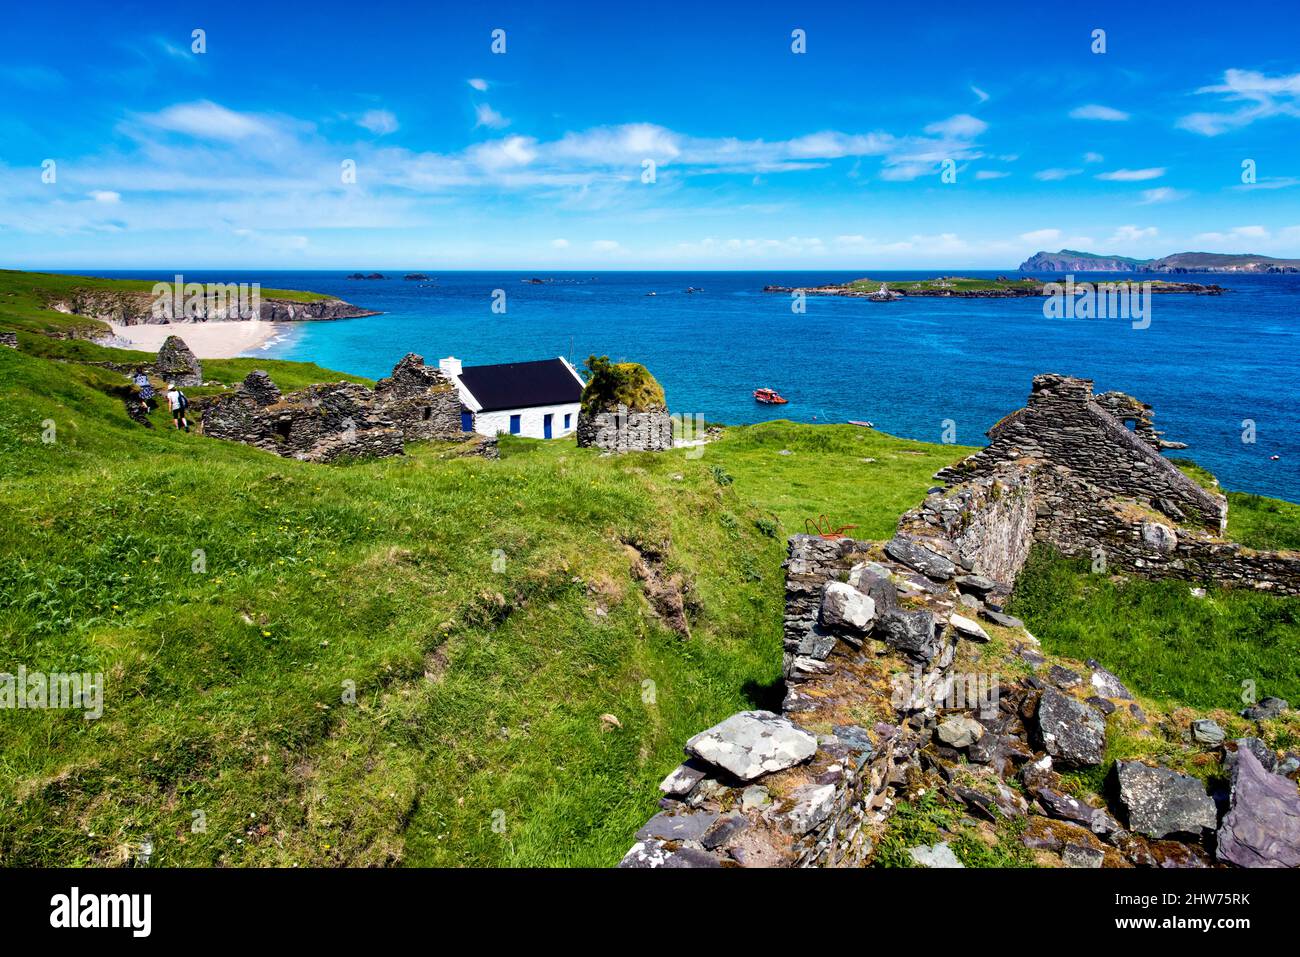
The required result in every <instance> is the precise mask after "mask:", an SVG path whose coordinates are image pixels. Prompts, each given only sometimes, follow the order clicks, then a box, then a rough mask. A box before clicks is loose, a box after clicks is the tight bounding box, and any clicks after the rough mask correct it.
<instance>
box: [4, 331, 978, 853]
mask: <svg viewBox="0 0 1300 957" xmlns="http://www.w3.org/2000/svg"><path fill="white" fill-rule="evenodd" d="M29 338H36V337H34V336H33V337H28V336H24V351H13V350H8V349H0V463H3V468H4V473H5V477H6V481H5V483H4V486H3V489H0V507H3V509H4V512H5V514H6V516H9V517H10V521H8V522H6V523H5V527H4V529H3V531H0V648H3V649H4V659H3V661H0V668H3V669H7V670H11V671H12V670H14V669H15V667H16V665H17V664H25V665H26V666H27V667H28V668H29V669H32V670H35V669H44V670H50V671H71V670H79V671H91V672H103V673H105V674H106V676H107V679H106V680H107V689H106V693H105V704H106V712H105V715H104V717H103V718H102V719H101V720H99V721H85V720H83V719H82V718H81V717H80V716H79V715H78V714H74V713H70V712H49V711H8V712H5V713H3V714H2V715H0V782H2V783H0V861H3V863H5V864H9V865H32V864H74V865H76V864H105V863H115V862H119V861H122V860H124V859H125V857H127V856H129V853H130V850H129V849H130V848H131V847H132V846H134V845H138V844H139V843H141V842H143V841H145V840H146V839H147V840H149V841H151V842H152V843H153V845H154V848H155V850H154V855H153V858H152V861H153V863H155V864H162V865H168V864H171V865H182V866H184V865H212V864H227V865H254V864H294V863H297V864H304V865H322V864H376V863H394V862H397V863H403V864H407V865H432V864H445V865H453V864H454V865H470V864H473V865H532V864H537V865H577V864H581V865H608V864H611V863H613V862H615V861H616V860H617V859H618V858H619V856H620V855H621V854H622V853H623V852H624V851H625V850H626V848H627V847H628V846H629V845H630V843H631V835H632V833H633V832H634V831H635V830H636V828H637V827H638V826H640V824H641V823H643V822H644V820H645V818H646V816H647V815H648V814H649V813H651V812H652V811H653V809H654V804H655V800H656V797H657V794H658V792H657V790H656V787H655V785H656V784H657V782H658V781H659V779H660V778H661V777H662V776H663V775H664V774H665V773H666V772H667V771H669V770H670V769H671V768H672V767H673V766H674V765H675V764H676V763H677V762H678V761H680V759H681V746H682V742H683V741H685V739H686V738H687V737H689V736H690V735H691V734H693V733H695V732H696V731H698V730H699V729H700V728H702V727H706V726H708V725H709V724H711V723H714V722H716V721H718V720H720V719H721V718H723V717H725V716H726V715H728V714H730V713H732V712H734V711H736V710H739V709H742V708H747V707H754V706H756V705H758V706H771V705H772V701H771V700H770V699H771V696H772V692H771V690H770V689H771V688H772V687H773V684H774V682H775V681H776V680H777V679H778V677H779V671H780V660H781V608H782V600H783V582H782V576H781V568H780V565H781V561H782V560H783V558H784V555H785V545H784V534H785V533H786V532H787V531H788V530H789V527H790V526H798V528H799V530H802V524H801V522H799V521H798V519H799V518H800V516H801V515H802V514H803V513H804V512H811V513H814V514H816V513H820V512H827V513H828V514H831V513H834V514H836V515H843V516H845V520H850V519H851V520H854V521H856V522H858V523H859V524H860V525H861V526H862V528H863V530H864V531H867V532H869V533H870V534H879V533H881V532H884V531H887V530H889V529H890V528H892V525H893V523H894V521H895V520H896V518H897V514H898V513H899V512H901V511H902V510H903V509H904V507H906V506H909V505H912V504H914V503H915V501H916V500H917V498H918V496H919V494H922V493H923V492H924V489H925V487H926V486H927V484H928V483H929V481H930V479H929V475H930V473H931V472H933V471H934V469H935V468H937V467H938V466H940V465H943V464H946V463H947V462H949V461H951V460H953V459H954V458H956V457H957V455H959V454H960V453H961V451H962V450H959V449H955V448H949V447H943V446H938V447H931V446H924V445H922V444H920V443H913V442H904V441H901V440H895V439H891V438H889V437H887V436H883V435H880V434H879V433H873V432H870V431H867V430H860V429H855V428H853V427H843V428H826V429H824V428H823V427H813V426H793V425H791V424H788V423H784V424H775V425H772V424H769V425H767V426H759V427H754V428H748V429H746V428H742V429H733V430H728V432H727V434H726V437H725V438H724V439H723V440H722V441H719V442H717V443H714V444H712V445H710V446H708V447H707V448H706V449H705V452H704V455H703V456H702V457H700V458H690V457H688V454H687V452H685V451H682V452H673V453H668V454H663V455H632V456H623V457H601V456H599V455H597V454H595V453H594V452H591V451H588V450H579V449H577V448H576V447H575V446H574V445H573V444H572V443H571V442H564V441H559V442H550V443H542V442H531V441H528V440H510V439H508V438H506V439H503V442H502V448H503V458H502V459H501V460H500V461H498V462H489V461H485V460H481V459H478V458H459V457H456V456H455V455H454V451H455V450H454V449H453V448H449V447H447V446H446V445H440V444H429V445H425V446H422V447H420V446H413V447H411V449H410V453H411V454H409V455H408V456H406V457H404V458H401V459H395V460H392V459H390V460H384V461H374V462H357V463H351V464H347V465H337V466H320V465H312V464H308V463H301V462H296V461H292V460H282V459H279V458H275V457H272V456H269V455H267V454H265V453H262V452H258V451H255V450H253V449H249V448H246V447H244V446H241V445H238V444H233V443H226V442H219V441H215V440H211V439H206V438H204V437H202V436H199V435H184V434H178V433H175V432H173V431H171V430H169V429H166V428H165V427H164V426H165V425H166V422H165V416H164V415H163V414H162V413H161V412H159V413H157V414H156V415H155V418H154V421H155V424H156V425H157V426H159V427H158V428H155V429H154V430H152V431H150V430H144V429H141V428H139V427H138V426H136V425H134V424H132V423H130V422H129V421H128V420H127V419H126V417H125V415H124V414H123V411H122V405H121V399H120V397H119V394H118V393H120V391H121V389H122V388H123V385H124V384H125V379H124V378H123V377H122V376H120V375H118V374H117V373H114V372H111V371H109V370H107V369H102V368H97V367H93V366H89V365H84V364H81V363H78V362H68V361H62V362H59V361H53V359H52V358H45V357H42V356H38V355H32V354H29V353H28V352H27V351H25V350H26V347H27V344H28V339H29ZM47 341H48V342H53V340H47ZM68 346H75V354H69V353H67V352H62V350H63V349H64V348H65V347H68ZM49 352H50V354H51V355H53V354H56V353H61V354H62V356H63V357H64V358H81V359H83V360H89V361H102V358H103V357H104V354H105V351H101V350H99V349H98V347H93V346H89V345H88V344H85V343H67V342H59V343H57V344H56V345H55V347H53V348H52V349H50V350H49ZM254 365H256V366H259V367H267V368H269V369H270V371H271V373H272V375H273V376H274V377H275V378H276V379H277V381H280V382H281V384H283V385H285V386H286V387H294V386H296V385H299V384H305V382H307V381H311V380H313V379H324V380H332V379H338V378H340V376H339V375H338V374H336V373H326V372H324V371H323V370H317V369H314V368H313V367H304V366H296V365H295V364H292V363H267V362H264V361H262V360H256V361H254V360H228V361H223V362H213V363H210V364H206V363H205V367H206V369H207V372H208V374H209V375H211V376H212V377H213V378H215V379H220V380H223V381H228V382H233V381H237V380H238V379H239V378H242V375H243V374H244V373H245V372H246V371H247V369H249V368H252V367H253V366H254ZM49 421H52V422H53V423H54V426H55V431H54V438H55V441H53V442H51V443H49V444H47V443H45V442H43V441H42V434H43V432H46V430H47V426H48V422H49ZM823 432H825V437H823V436H822V433H823ZM784 447H790V448H791V450H792V451H794V452H795V455H793V456H790V457H784V456H779V455H777V452H778V450H779V449H780V448H784ZM864 453H869V454H870V455H873V456H875V457H876V458H877V459H878V460H879V463H878V465H876V466H874V467H873V466H872V465H869V464H865V463H862V462H861V461H860V459H861V458H862V457H863V454H864ZM913 453H919V454H913ZM719 474H723V475H726V476H728V477H730V478H731V481H730V482H729V483H724V482H722V481H720V480H719V478H718V475H719ZM822 482H824V489H823V491H822V492H821V493H820V494H819V492H818V483H822ZM868 486H870V487H872V488H873V489H874V488H877V487H879V488H880V489H881V490H882V491H881V493H880V494H876V493H875V492H872V493H871V494H866V495H864V494H863V491H862V490H863V489H864V488H865V487H868ZM628 541H632V542H638V543H641V544H642V546H643V547H644V548H646V549H647V550H654V551H659V552H661V553H662V554H663V556H664V562H665V564H666V566H667V568H668V569H669V570H671V571H679V572H681V573H682V574H683V575H684V576H685V577H686V579H687V580H688V581H689V582H690V583H691V590H690V602H691V605H692V636H691V638H690V639H683V638H681V637H679V636H678V635H677V634H676V633H674V632H672V631H670V630H668V629H666V628H665V627H663V626H662V625H661V624H660V623H659V622H658V620H657V619H656V617H655V616H654V614H653V612H652V610H651V608H650V606H649V605H648V603H647V601H646V600H645V598H644V596H643V593H642V591H641V586H640V585H639V584H638V583H637V582H636V581H635V580H634V579H633V577H632V576H631V574H630V557H629V553H628V549H627V546H626V545H625V544H624V542H628ZM196 549H201V550H202V552H203V555H204V561H205V563H206V567H205V569H204V570H203V571H202V572H201V573H195V572H194V571H193V570H192V566H193V563H194V561H195V550H196ZM498 549H499V550H500V554H503V555H504V558H505V565H504V570H503V571H502V572H500V573H497V572H494V571H493V563H494V560H495V559H496V558H497V557H498V552H497V551H496V550H498ZM345 682H351V683H352V685H350V686H345ZM345 687H355V689H356V699H355V701H356V703H355V704H349V703H345V702H344V701H343V700H342V696H343V694H344V691H345ZM603 714H613V715H615V716H616V717H617V718H618V720H619V722H620V724H621V727H615V728H609V727H608V726H607V724H606V723H605V722H602V720H601V715H603ZM196 813H200V814H201V815H202V818H203V820H204V821H205V823H206V829H205V830H201V831H194V830H193V829H192V823H193V822H194V821H195V820H196V817H195V815H196ZM494 824H496V825H497V826H495V827H494Z"/></svg>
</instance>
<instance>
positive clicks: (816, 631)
mask: <svg viewBox="0 0 1300 957" xmlns="http://www.w3.org/2000/svg"><path fill="white" fill-rule="evenodd" d="M836 640H837V639H836V637H835V636H834V635H833V634H831V633H830V632H828V631H824V630H823V629H821V628H820V627H814V628H812V629H811V630H809V632H808V634H806V635H804V636H803V638H801V639H800V640H799V647H798V649H797V652H798V654H799V655H800V656H801V657H804V658H814V659H816V660H818V661H825V660H826V659H827V658H829V657H830V654H831V652H832V651H834V650H835V642H836Z"/></svg>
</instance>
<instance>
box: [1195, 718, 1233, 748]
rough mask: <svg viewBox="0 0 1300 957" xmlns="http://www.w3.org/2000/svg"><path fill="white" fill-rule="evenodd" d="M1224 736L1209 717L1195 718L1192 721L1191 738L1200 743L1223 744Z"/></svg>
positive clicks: (1216, 723) (1221, 730)
mask: <svg viewBox="0 0 1300 957" xmlns="http://www.w3.org/2000/svg"><path fill="white" fill-rule="evenodd" d="M1225 737H1227V736H1226V735H1225V734H1224V733H1223V729H1222V728H1220V727H1219V725H1218V722H1216V721H1212V720H1210V719H1209V718H1197V719H1196V720H1195V721H1193V722H1192V738H1193V739H1195V740H1196V741H1199V742H1200V743H1201V744H1213V745H1219V744H1223V740H1224V738H1225Z"/></svg>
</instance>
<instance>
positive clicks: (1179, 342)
mask: <svg viewBox="0 0 1300 957" xmlns="http://www.w3.org/2000/svg"><path fill="white" fill-rule="evenodd" d="M364 271H365V272H370V271H371V270H364ZM376 271H379V272H383V273H384V274H385V275H386V276H388V277H389V278H387V279H382V280H349V279H347V278H346V276H347V273H346V272H285V271H267V272H260V273H259V272H257V271H184V275H185V278H186V280H188V281H198V282H209V281H211V282H234V281H239V282H260V283H261V284H262V285H263V286H265V287H279V288H293V289H310V290H314V291H317V292H322V293H329V294H332V295H336V296H339V297H340V298H343V299H346V300H347V301H349V302H352V303H355V304H356V305H358V306H363V307H365V308H369V309H376V310H381V311H382V312H383V315H380V316H375V317H371V318H365V319H351V320H344V321H338V322H319V323H303V324H301V325H294V326H292V327H288V328H286V332H285V336H284V337H283V338H282V339H281V340H279V341H278V342H276V343H273V344H272V345H271V346H270V347H269V348H268V349H267V350H266V352H265V354H266V355H268V356H273V357H275V358H283V359H297V360H311V361H314V362H318V363H320V364H321V365H323V366H326V367H329V368H333V369H339V370H343V371H347V372H353V373H358V374H361V375H367V376H374V377H378V376H381V375H383V374H385V373H386V372H388V371H389V370H390V369H391V368H392V366H393V364H394V363H395V362H396V361H397V360H398V359H400V358H401V357H402V356H403V355H404V354H405V353H407V352H418V353H420V354H422V355H423V356H424V357H425V358H426V359H427V360H430V361H433V360H436V359H437V358H439V357H441V356H446V355H456V356H458V357H459V358H460V359H462V360H463V361H464V362H465V364H466V365H478V364H482V363H491V362H504V361H509V360H523V359H536V358H543V357H548V356H556V355H563V356H568V357H572V358H573V359H575V360H576V361H577V362H578V363H579V364H580V363H581V362H582V360H583V359H585V358H586V357H587V356H588V355H589V354H592V353H596V354H602V355H603V354H608V355H609V356H610V357H611V358H615V359H628V360H636V361H639V362H643V363H645V364H646V366H648V367H649V368H650V370H651V371H652V372H653V373H654V374H655V376H657V377H658V379H659V380H660V381H661V382H662V383H663V385H664V387H665V389H666V390H667V394H668V400H669V405H670V407H671V408H672V410H673V411H678V412H686V413H697V412H698V413H702V414H703V415H704V416H705V417H706V418H707V419H708V420H709V421H713V422H725V423H747V422H757V421H761V420H765V419H773V418H790V419H795V420H797V421H802V422H844V421H846V420H849V419H865V420H869V421H871V422H873V423H875V425H876V426H877V427H878V428H880V429H883V430H885V431H887V432H891V433H894V434H896V435H902V436H908V437H912V438H917V439H924V440H927V441H936V442H937V441H940V440H941V436H942V434H943V431H944V422H945V420H948V419H951V420H952V421H953V422H954V423H955V425H956V441H958V442H961V443H969V444H980V443H983V442H984V441H985V439H984V432H985V430H987V429H988V428H989V427H990V426H991V425H992V424H993V423H995V422H996V421H997V420H998V419H999V418H1001V417H1002V416H1003V415H1005V414H1006V413H1008V412H1010V411H1012V410H1013V409H1016V408H1019V407H1020V406H1022V405H1023V404H1024V401H1025V397H1026V396H1027V395H1028V393H1029V387H1030V380H1031V378H1032V377H1033V376H1034V374H1035V373H1039V372H1060V373H1066V374H1070V375H1078V376H1084V377H1087V378H1091V379H1093V380H1094V381H1095V382H1096V391H1098V392H1101V391H1106V390H1110V389H1119V390H1122V391H1124V392H1129V393H1131V394H1133V395H1135V396H1137V397H1138V398H1140V399H1142V400H1143V401H1145V402H1149V403H1151V404H1152V405H1154V406H1155V409H1156V426H1157V428H1160V429H1163V430H1164V431H1165V437H1166V438H1168V439H1177V440H1181V441H1184V442H1187V443H1189V445H1190V448H1189V449H1188V450H1187V451H1186V452H1184V453H1176V454H1181V455H1186V456H1188V457H1191V458H1194V459H1196V460H1197V461H1199V462H1200V463H1202V464H1203V465H1205V466H1206V467H1207V468H1209V469H1211V470H1212V471H1213V472H1215V473H1216V474H1217V475H1218V476H1219V478H1220V480H1221V481H1222V482H1223V483H1224V484H1225V485H1226V486H1227V487H1229V488H1232V489H1236V490H1240V491H1250V492H1258V493H1261V494H1268V495H1274V496H1278V497H1282V498H1287V499H1290V500H1292V501H1300V432H1298V430H1297V422H1296V417H1297V413H1300V402H1298V401H1297V399H1298V398H1300V276H1295V275H1291V276H1288V275H1275V276H1267V275H1266V276H1232V275H1216V276H1179V277H1170V278H1176V279H1185V280H1189V281H1196V282H1204V283H1210V282H1217V283H1219V284H1220V285H1223V286H1225V287H1228V288H1229V289H1230V292H1228V293H1226V294H1225V295H1223V296H1217V297H1211V296H1185V295H1163V296H1154V297H1152V316H1151V324H1150V327H1149V328H1146V329H1134V328H1132V326H1131V324H1130V323H1129V322H1128V321H1126V320H1120V319H1045V318H1044V316H1043V310H1042V302H1041V300H1038V299H987V300H986V299H947V300H945V299H920V298H918V299H905V300H902V301H899V302H893V303H887V304H886V303H872V302H867V301H863V300H857V299H842V298H833V297H809V298H808V299H807V311H806V312H805V313H804V314H802V315H799V314H795V313H794V312H792V310H791V300H790V297H789V296H788V295H782V294H773V293H764V292H763V291H762V289H763V286H764V285H768V284H775V285H783V286H800V285H804V286H806V285H815V284H820V283H827V282H844V281H847V280H850V279H854V278H857V277H859V276H861V275H864V274H870V275H871V276H873V277H877V276H878V277H881V278H884V279H909V278H926V277H929V276H934V275H937V274H940V273H942V272H948V273H957V272H960V274H962V275H974V276H987V277H994V276H996V275H998V273H996V272H970V271H967V270H961V271H957V270H926V271H921V272H870V273H868V271H866V270H862V271H857V272H852V273H849V272H791V271H763V272H671V273H670V272H601V273H537V274H533V273H519V272H453V273H436V272H433V271H430V270H423V271H424V272H425V273H427V274H428V275H429V276H430V277H431V279H432V280H433V281H431V282H427V283H425V282H415V281H406V280H403V279H402V276H403V275H404V274H405V272H407V271H408V270H382V269H381V270H376ZM107 275H114V276H121V277H133V278H157V277H156V276H154V274H153V273H143V272H138V271H132V272H129V273H126V272H121V273H112V274H107ZM534 276H536V277H537V278H541V279H544V280H546V281H545V282H543V283H540V284H534V283H531V282H528V281H527V280H529V279H531V278H533V277H534ZM162 278H170V277H162ZM1044 278H1051V277H1044ZM1056 278H1058V279H1059V278H1061V277H1056ZM1077 278H1078V279H1080V280H1082V279H1088V280H1092V281H1095V280H1097V279H1105V278H1106V277H1105V276H1104V275H1102V274H1095V273H1094V274H1087V275H1086V276H1084V275H1081V276H1079V277H1077ZM1116 278H1124V277H1116ZM688 287H696V288H697V289H698V290H699V291H698V292H694V293H687V292H686V290H687V288H688ZM495 290H503V291H504V294H505V298H504V301H505V312H504V313H499V312H493V310H492V304H493V301H494V291H495ZM650 292H654V293H655V295H654V296H649V295H647V293H650ZM498 301H499V297H498ZM758 386H768V387H771V388H774V389H777V390H778V391H779V392H781V393H782V394H783V395H785V396H786V397H787V398H788V399H789V400H790V404H789V405H786V406H782V407H779V408H772V407H767V406H762V405H759V404H758V403H756V402H755V401H754V400H753V398H752V395H751V393H752V392H753V390H754V388H756V387H758ZM1245 420H1251V421H1253V422H1254V425H1255V439H1256V440H1255V442H1254V443H1248V442H1243V440H1242V439H1243V432H1244V431H1245V428H1246V427H1245V426H1243V421H1245ZM1274 455H1277V456H1279V459H1278V460H1276V461H1274V460H1272V458H1271V456H1274Z"/></svg>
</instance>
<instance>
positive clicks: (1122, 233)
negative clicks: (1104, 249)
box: [1108, 226, 1159, 244]
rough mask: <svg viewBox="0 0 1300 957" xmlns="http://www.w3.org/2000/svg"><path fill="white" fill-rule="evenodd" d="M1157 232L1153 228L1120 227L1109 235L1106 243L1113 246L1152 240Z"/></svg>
mask: <svg viewBox="0 0 1300 957" xmlns="http://www.w3.org/2000/svg"><path fill="white" fill-rule="evenodd" d="M1158 233H1159V230H1158V229H1156V227H1154V226H1147V227H1144V228H1139V227H1137V226H1120V227H1119V228H1118V229H1116V230H1115V232H1114V233H1113V234H1112V235H1111V237H1110V239H1109V240H1108V242H1111V243H1115V244H1120V243H1124V244H1129V243H1137V242H1141V241H1142V240H1144V239H1154V238H1155V237H1156V235H1157V234H1158Z"/></svg>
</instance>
